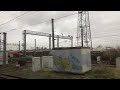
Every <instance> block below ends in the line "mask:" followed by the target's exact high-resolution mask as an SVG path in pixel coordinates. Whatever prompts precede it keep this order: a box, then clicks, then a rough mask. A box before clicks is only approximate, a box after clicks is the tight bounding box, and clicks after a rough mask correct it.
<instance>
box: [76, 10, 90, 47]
mask: <svg viewBox="0 0 120 90" xmlns="http://www.w3.org/2000/svg"><path fill="white" fill-rule="evenodd" d="M76 38H77V46H81V47H91V48H92V39H91V30H90V20H89V12H88V11H78V24H77V37H76Z"/></svg>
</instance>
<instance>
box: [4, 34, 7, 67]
mask: <svg viewBox="0 0 120 90" xmlns="http://www.w3.org/2000/svg"><path fill="white" fill-rule="evenodd" d="M6 37H7V34H6V33H5V32H3V65H6V41H7V40H6Z"/></svg>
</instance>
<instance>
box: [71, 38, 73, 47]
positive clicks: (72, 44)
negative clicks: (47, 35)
mask: <svg viewBox="0 0 120 90" xmlns="http://www.w3.org/2000/svg"><path fill="white" fill-rule="evenodd" d="M71 47H73V36H71Z"/></svg>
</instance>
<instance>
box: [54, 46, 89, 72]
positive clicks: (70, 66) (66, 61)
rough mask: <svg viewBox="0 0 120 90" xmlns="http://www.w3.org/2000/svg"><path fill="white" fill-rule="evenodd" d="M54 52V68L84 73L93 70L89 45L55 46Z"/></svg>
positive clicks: (55, 69)
mask: <svg viewBox="0 0 120 90" xmlns="http://www.w3.org/2000/svg"><path fill="white" fill-rule="evenodd" d="M52 54H53V70H54V71H58V72H70V73H74V74H83V73H85V72H87V71H89V70H91V50H90V48H87V47H84V48H82V47H67V48H55V49H53V51H52Z"/></svg>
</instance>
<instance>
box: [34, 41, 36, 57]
mask: <svg viewBox="0 0 120 90" xmlns="http://www.w3.org/2000/svg"><path fill="white" fill-rule="evenodd" d="M34 56H36V39H35V54H34Z"/></svg>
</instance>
